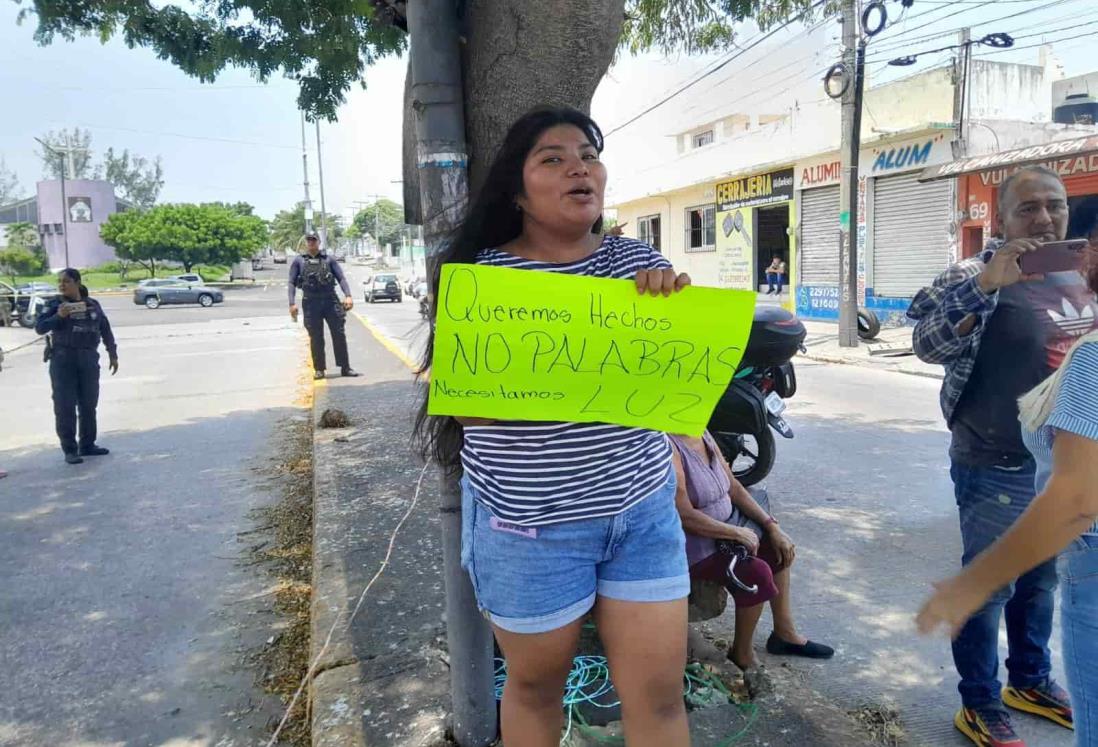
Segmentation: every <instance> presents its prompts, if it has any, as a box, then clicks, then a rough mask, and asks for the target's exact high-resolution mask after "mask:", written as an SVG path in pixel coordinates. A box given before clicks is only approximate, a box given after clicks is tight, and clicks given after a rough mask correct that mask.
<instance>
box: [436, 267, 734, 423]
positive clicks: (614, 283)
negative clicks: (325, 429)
mask: <svg viewBox="0 0 1098 747" xmlns="http://www.w3.org/2000/svg"><path fill="white" fill-rule="evenodd" d="M754 307H755V294H754V293H751V292H745V291H734V290H719V289H717V288H697V287H688V288H685V289H684V290H683V291H681V292H679V293H675V294H672V295H671V296H670V297H669V298H663V297H656V298H653V297H652V296H648V295H644V296H641V295H639V294H638V293H637V290H636V286H635V285H634V284H633V283H632V282H631V281H628V280H607V279H602V278H589V277H579V276H574V275H560V274H557V273H552V272H537V271H532V270H514V269H507V268H501V267H486V266H478V265H447V266H445V267H444V268H443V269H442V278H441V284H440V288H439V298H438V311H437V318H436V328H435V348H434V356H433V359H432V365H431V381H430V399H429V404H428V412H430V414H432V415H456V416H465V417H480V418H492V419H496V420H534V421H568V422H601V423H616V424H619V425H628V426H636V427H641V428H652V429H654V430H661V431H667V432H671V433H685V434H691V435H700V434H701V432H702V430H703V429H704V428H705V426H706V424H707V423H708V422H709V417H710V415H712V413H713V408H714V407H716V404H717V400H718V398H719V397H720V396H721V394H723V393H724V391H725V389H726V388H727V386H728V383H729V381H730V380H731V379H732V375H733V374H734V373H735V371H736V367H737V366H738V365H739V362H740V358H741V357H742V356H743V349H744V346H745V345H746V344H747V338H748V335H749V334H750V330H751V318H752V313H753V311H754Z"/></svg>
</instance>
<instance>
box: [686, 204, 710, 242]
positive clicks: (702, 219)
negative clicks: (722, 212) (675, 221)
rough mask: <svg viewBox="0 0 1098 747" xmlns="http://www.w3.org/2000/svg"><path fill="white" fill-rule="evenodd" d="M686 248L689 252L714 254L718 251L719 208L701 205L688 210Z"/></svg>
mask: <svg viewBox="0 0 1098 747" xmlns="http://www.w3.org/2000/svg"><path fill="white" fill-rule="evenodd" d="M685 229H686V236H685V239H686V240H685V247H686V251H688V252H712V251H716V249H717V207H716V206H715V205H699V206H697V207H692V208H687V209H686V220H685Z"/></svg>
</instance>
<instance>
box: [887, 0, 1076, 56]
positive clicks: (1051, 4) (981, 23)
mask: <svg viewBox="0 0 1098 747" xmlns="http://www.w3.org/2000/svg"><path fill="white" fill-rule="evenodd" d="M1077 1H1078V0H1053V1H1052V2H1049V3H1046V4H1044V5H1041V6H1038V7H1036V8H1029V9H1027V10H1021V11H1018V12H1016V13H1010V14H1008V15H1005V16H999V17H998V18H989V19H987V20H986V21H978V22H976V23H972V24H967V25H966V26H961V27H958V28H954V29H949V30H946V31H941V32H936V33H933V34H927V35H925V36H921V37H915V38H913V39H905V40H904V41H903V42H902V43H899V44H886V45H885V46H883V47H880V48H877V47H876V46H873V47H870V49H872V50H873V52H874V53H877V52H882V53H883V52H889V51H893V50H897V49H901V48H903V47H904V46H906V45H908V44H911V43H913V42H917V41H926V40H929V39H937V38H940V37H943V36H949V35H950V34H955V33H958V32H960V31H963V30H964V29H966V28H976V27H978V26H987V25H990V24H993V23H1000V22H1002V21H1008V20H1010V19H1012V18H1018V17H1020V16H1024V15H1028V14H1030V13H1036V12H1037V11H1040V10H1047V9H1048V8H1052V7H1055V6H1058V5H1064V4H1067V3H1073V2H1077ZM984 4H986V3H984ZM971 10H975V8H972V9H971ZM959 12H962V13H963V12H965V11H959ZM947 17H948V16H943V17H942V18H939V19H936V20H935V21H933V22H931V23H928V24H926V25H924V26H920V27H918V28H926V27H927V26H932V25H933V24H934V23H937V22H938V21H943V20H945V19H946V18H947ZM1065 17H1070V16H1064V17H1062V18H1065ZM1062 18H1057V19H1056V20H1062ZM912 30H913V31H914V30H917V29H912ZM905 33H907V32H905ZM898 39H899V37H896V38H894V39H889V40H886V41H889V42H895V41H898Z"/></svg>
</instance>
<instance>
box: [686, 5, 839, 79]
mask: <svg viewBox="0 0 1098 747" xmlns="http://www.w3.org/2000/svg"><path fill="white" fill-rule="evenodd" d="M830 21H831V19H830V18H824V19H822V20H820V21H818V22H816V23H814V24H812V25H811V26H806V27H805V28H803V29H801V30H800V31H798V32H797V33H796V34H795V35H793V36H791V37H789V39H786V40H785V41H784V43H785V44H790V43H792V42H793V41H794V40H795V39H797V38H799V37H801V36H809V35H811V34H813V33H814V32H816V31H817V30H819V29H820V28H822V27H823V26H824V25H825V24H827V23H829V22H830ZM819 53H820V50H816V51H814V52H812V54H810V55H809V56H808V57H804V58H802V59H804V60H805V61H807V60H808V59H809V57H816V56H818V55H819ZM765 59H767V58H766V57H765V56H762V57H759V58H757V59H755V60H752V61H751V62H749V63H747V64H746V65H744V66H743V67H741V68H738V69H736V70H735V71H733V72H732V73H730V74H729V75H727V76H725V77H723V78H721V79H720V80H719V81H717V82H716V83H714V84H713V85H711V86H709V88H706V89H705V91H712V90H714V89H716V88H718V87H720V86H722V85H724V84H725V83H727V82H728V81H730V80H731V79H732V78H734V77H736V76H737V75H740V74H742V73H743V72H744V71H745V70H747V69H749V68H752V67H754V66H755V65H757V64H759V63H760V62H762V61H763V60H765ZM788 67H790V65H788V64H787V65H784V66H783V67H782V68H779V69H786V68H788ZM705 91H703V92H702V93H704V92H705Z"/></svg>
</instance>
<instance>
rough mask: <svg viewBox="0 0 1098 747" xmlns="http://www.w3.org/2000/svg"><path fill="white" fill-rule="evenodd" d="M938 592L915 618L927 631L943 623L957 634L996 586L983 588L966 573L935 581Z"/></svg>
mask: <svg viewBox="0 0 1098 747" xmlns="http://www.w3.org/2000/svg"><path fill="white" fill-rule="evenodd" d="M934 589H935V591H934V594H933V595H932V596H931V597H930V599H928V600H927V601H926V604H924V605H923V608H922V609H921V610H919V614H918V616H917V617H916V618H915V624H916V625H917V626H918V628H919V632H920V633H922V634H923V635H927V634H928V633H933V632H934V631H935V630H937V629H938V628H940V627H943V626H944V627H945V628H947V629H948V630H949V634H950V636H951V637H956V636H957V634H958V633H960V632H961V628H962V627H964V624H965V623H966V622H968V618H970V617H972V616H973V615H974V614H976V612H977V611H978V610H979V609H980V608H981V607H982V606H983V605H984V602H986V601H987V598H988V597H990V596H991V593H992V591H994V590H993V589H980V588H978V587H977V586H976V585H974V584H972V583H971V582H970V581H969V580H968V578H967V577H965V575H964V574H962V575H960V576H954V577H953V578H951V579H948V580H946V581H939V582H938V583H936V584H934Z"/></svg>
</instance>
